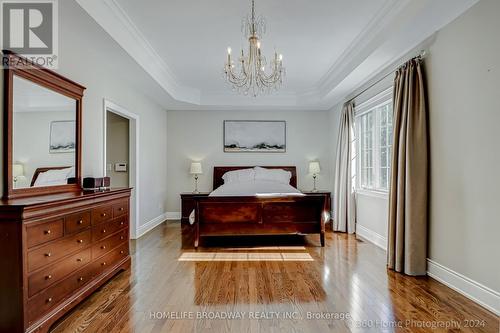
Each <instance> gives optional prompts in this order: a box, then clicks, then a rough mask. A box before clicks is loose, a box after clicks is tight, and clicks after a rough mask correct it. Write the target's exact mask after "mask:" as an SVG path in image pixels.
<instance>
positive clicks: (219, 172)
mask: <svg viewBox="0 0 500 333" xmlns="http://www.w3.org/2000/svg"><path fill="white" fill-rule="evenodd" d="M253 167H254V166H225V167H221V166H216V167H214V188H213V189H214V190H215V189H216V188H218V187H219V186H221V185H223V184H224V179H222V176H224V174H225V173H226V172H228V171H234V170H240V169H250V168H253ZM262 168H266V169H283V170H286V171H290V172H291V173H292V178H291V179H290V185H292V186H293V187H295V188H297V167H294V166H263V167H262Z"/></svg>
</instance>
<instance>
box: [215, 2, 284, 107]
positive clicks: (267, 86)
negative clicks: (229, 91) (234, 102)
mask: <svg viewBox="0 0 500 333" xmlns="http://www.w3.org/2000/svg"><path fill="white" fill-rule="evenodd" d="M241 29H242V32H243V33H244V34H245V36H246V38H248V42H249V49H248V54H247V55H245V53H244V52H243V49H242V50H241V53H240V55H239V56H238V57H237V59H236V61H233V59H232V56H231V48H230V47H228V48H227V60H226V63H225V65H224V78H225V79H226V81H227V82H228V83H229V84H230V85H231V86H232V88H233V90H236V91H238V92H239V93H242V94H244V95H249V94H250V95H252V96H254V97H257V96H258V95H259V94H262V93H270V92H271V91H277V90H278V89H279V88H280V87H281V85H282V84H283V77H284V76H285V68H284V67H283V56H282V55H281V54H278V53H277V52H276V51H275V52H274V56H273V59H272V60H271V61H270V62H269V63H268V61H267V59H266V57H264V56H263V55H262V52H261V46H262V45H261V37H262V35H263V34H264V33H265V32H266V21H265V19H264V17H262V16H259V17H256V16H255V0H252V12H251V14H250V15H248V16H247V17H244V18H243V22H242V27H241ZM268 65H269V69H270V73H267V72H266V67H267V66H268Z"/></svg>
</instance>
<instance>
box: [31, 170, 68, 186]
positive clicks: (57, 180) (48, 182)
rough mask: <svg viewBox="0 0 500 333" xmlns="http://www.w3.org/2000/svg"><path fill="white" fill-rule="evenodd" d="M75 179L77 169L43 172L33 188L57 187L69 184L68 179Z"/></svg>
mask: <svg viewBox="0 0 500 333" xmlns="http://www.w3.org/2000/svg"><path fill="white" fill-rule="evenodd" d="M71 177H75V168H74V167H70V168H65V169H54V170H47V171H45V172H41V173H40V174H39V175H38V177H37V178H36V180H35V184H34V185H33V187H40V186H55V185H66V184H68V178H71Z"/></svg>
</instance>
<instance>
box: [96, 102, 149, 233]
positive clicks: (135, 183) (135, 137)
mask: <svg viewBox="0 0 500 333" xmlns="http://www.w3.org/2000/svg"><path fill="white" fill-rule="evenodd" d="M107 112H112V113H114V114H117V115H119V116H122V117H124V118H127V119H128V120H129V165H132V166H133V168H130V167H129V170H130V172H129V186H130V187H132V188H133V189H132V196H131V198H130V204H131V205H130V206H131V214H130V238H132V239H137V237H138V235H139V198H140V196H139V156H140V145H139V128H140V127H139V115H137V114H135V113H132V112H130V111H128V110H127V109H125V108H123V107H121V106H119V105H118V104H115V103H113V102H111V101H109V100H107V99H104V103H103V119H104V131H103V132H104V140H103V142H104V149H103V152H104V154H103V162H104V163H103V175H106V173H107V165H106V164H107V163H106V162H107V161H106V141H107V133H106V132H107Z"/></svg>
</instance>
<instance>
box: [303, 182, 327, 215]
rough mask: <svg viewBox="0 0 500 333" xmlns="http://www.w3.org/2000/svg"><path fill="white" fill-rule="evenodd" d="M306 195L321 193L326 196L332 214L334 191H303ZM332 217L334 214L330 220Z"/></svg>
mask: <svg viewBox="0 0 500 333" xmlns="http://www.w3.org/2000/svg"><path fill="white" fill-rule="evenodd" d="M302 193H304V194H305V195H311V196H313V195H321V196H325V197H326V206H327V207H326V209H327V210H328V213H329V214H330V215H331V214H332V193H331V192H329V191H320V190H318V191H317V192H312V191H302ZM331 219H332V216H330V221H331Z"/></svg>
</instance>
